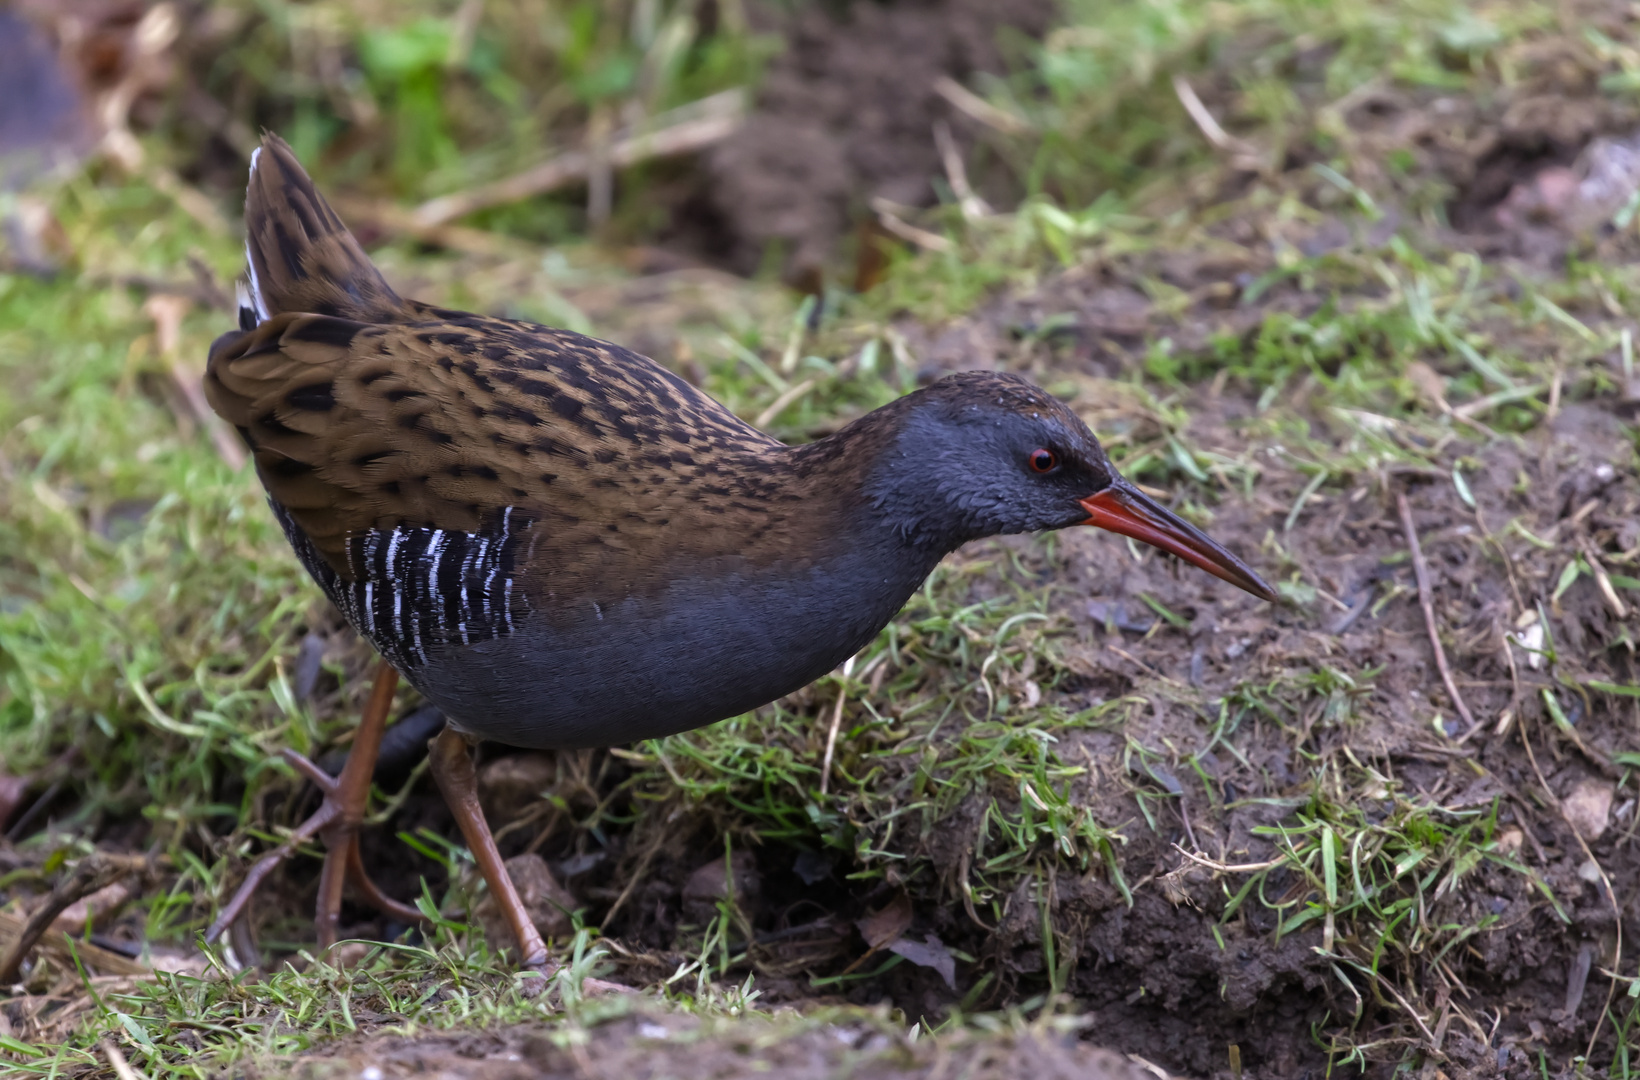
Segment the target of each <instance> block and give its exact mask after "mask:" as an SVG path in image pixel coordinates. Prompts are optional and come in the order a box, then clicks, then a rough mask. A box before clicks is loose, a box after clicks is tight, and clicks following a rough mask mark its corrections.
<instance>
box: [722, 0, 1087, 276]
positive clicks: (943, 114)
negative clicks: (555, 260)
mask: <svg viewBox="0 0 1640 1080" xmlns="http://www.w3.org/2000/svg"><path fill="white" fill-rule="evenodd" d="M1054 13H1055V6H1054V4H1053V3H1052V2H1051V0H897V2H894V3H882V4H879V3H871V2H856V3H850V4H847V5H843V6H842V7H841V10H836V11H834V10H828V8H827V7H826V6H825V5H805V6H803V7H802V8H801V9H800V10H798V11H797V13H796V14H795V15H794V16H792V17H791V18H790V19H789V20H781V21H778V22H774V21H771V23H772V24H771V29H773V28H778V29H779V30H780V31H781V32H782V33H783V35H784V36H785V37H786V39H787V44H786V49H785V51H784V52H783V53H781V55H780V56H779V57H777V58H776V59H775V60H774V61H773V62H772V63H771V65H770V67H769V70H768V72H767V74H766V76H765V79H764V82H763V85H762V87H761V89H760V91H759V94H758V101H757V105H756V107H755V109H754V111H753V113H752V116H751V117H750V119H749V120H748V121H747V123H746V125H745V126H744V127H743V128H742V129H741V130H740V131H739V132H738V133H736V134H735V135H734V136H733V137H732V138H731V139H730V140H729V141H728V142H726V143H724V144H723V145H721V146H720V147H718V148H716V149H715V150H714V151H713V152H712V153H711V155H710V157H709V160H708V175H709V177H710V180H709V184H708V193H707V199H708V201H709V206H708V207H705V208H703V209H706V210H708V212H709V215H710V216H711V217H713V218H715V220H716V222H717V224H718V225H719V227H720V228H721V230H722V234H721V235H720V236H718V237H716V238H714V242H715V243H716V244H717V245H718V246H719V250H720V251H721V252H722V254H723V255H724V256H726V259H727V263H728V265H730V266H731V267H733V268H735V269H737V270H741V271H744V272H750V271H752V270H755V269H757V268H758V266H759V265H760V263H761V262H762V261H763V260H764V258H765V256H766V253H767V251H768V249H769V248H770V247H771V245H773V246H776V247H777V249H779V250H781V251H783V260H782V263H781V266H782V269H783V271H784V276H785V277H786V278H787V279H788V280H792V281H818V279H819V275H820V274H821V272H822V271H823V270H824V269H825V268H826V267H827V266H828V265H829V264H830V263H831V262H832V260H833V256H834V254H835V252H836V249H837V245H838V243H839V241H840V240H841V239H842V238H843V237H845V236H846V235H847V234H848V233H849V232H850V231H851V230H852V229H853V228H854V226H855V224H856V223H857V222H859V221H861V220H864V219H865V218H866V217H867V216H869V215H868V214H867V213H866V209H865V208H866V207H867V205H868V204H869V203H870V201H871V200H872V199H874V198H883V199H888V200H890V201H891V202H895V203H900V204H903V205H909V206H926V205H929V204H931V203H932V202H933V201H934V188H933V186H932V180H933V178H934V177H936V176H939V175H941V173H942V170H941V167H940V157H939V153H938V151H937V150H936V149H935V143H934V137H933V127H934V124H935V122H936V121H940V120H945V121H947V122H948V123H950V124H951V127H952V130H953V132H954V134H955V135H956V137H957V139H958V141H959V143H961V144H963V145H964V149H965V150H966V149H968V148H969V147H971V146H972V144H973V142H974V141H975V132H974V129H973V126H972V122H971V121H969V120H967V118H966V117H964V116H963V115H962V114H961V113H959V112H957V110H955V109H953V108H952V107H951V106H950V105H949V104H948V103H947V102H946V101H945V99H944V98H942V97H941V96H940V95H939V93H938V92H936V90H935V89H934V84H935V82H936V80H938V79H939V78H941V77H947V78H952V79H955V80H957V81H958V82H959V83H964V82H967V81H968V80H969V79H970V78H971V77H972V76H973V75H975V74H976V73H980V72H984V73H989V74H1002V73H1003V72H1004V71H1005V69H1006V66H1007V60H1008V59H1009V58H1008V57H1006V56H1005V54H1004V46H1005V44H1006V43H1007V41H1008V40H1009V39H1010V38H1011V39H1012V40H1013V41H1014V42H1016V43H1018V42H1023V41H1026V40H1028V39H1032V38H1037V37H1040V36H1041V35H1042V34H1044V33H1045V32H1046V31H1047V29H1048V27H1049V24H1050V22H1051V20H1052V18H1053V16H1054ZM764 17H765V18H768V13H767V12H765V13H764ZM976 183H978V184H979V185H980V187H981V188H982V189H983V188H985V187H986V185H987V184H990V185H993V187H994V190H992V191H990V192H989V194H991V195H992V196H994V197H996V198H997V199H998V205H1007V204H1008V203H1009V202H1010V201H1011V200H1010V199H1009V198H1008V196H1009V195H1010V194H1012V193H1011V192H1009V191H1008V190H1007V185H1008V181H1007V179H1006V178H1005V177H1003V176H1001V175H997V176H988V175H985V174H980V175H978V176H976Z"/></svg>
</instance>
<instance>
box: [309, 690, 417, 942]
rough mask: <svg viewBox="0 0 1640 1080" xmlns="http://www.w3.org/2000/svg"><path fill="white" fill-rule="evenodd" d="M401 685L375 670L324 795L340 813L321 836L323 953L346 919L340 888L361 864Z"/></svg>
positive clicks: (319, 906)
mask: <svg viewBox="0 0 1640 1080" xmlns="http://www.w3.org/2000/svg"><path fill="white" fill-rule="evenodd" d="M398 685H399V673H398V671H397V670H396V669H395V668H394V667H393V665H392V664H389V663H388V662H387V661H385V660H383V661H382V663H381V666H380V667H379V668H377V669H376V681H375V684H374V685H372V686H371V688H370V700H369V701H368V702H367V703H366V704H365V707H364V717H363V718H362V719H361V720H360V721H359V727H358V731H357V732H356V733H355V734H354V736H353V746H352V747H351V748H350V749H349V750H348V752H347V764H346V765H343V766H342V774H341V775H340V776H338V777H337V778H336V785H335V786H334V787H333V788H331V789H330V790H329V791H327V792H326V793H325V802H326V803H327V804H334V805H335V806H336V813H335V814H334V815H333V816H332V818H331V820H330V822H329V823H328V824H326V825H325V827H324V829H323V830H321V831H320V833H319V835H320V836H322V837H324V840H325V867H324V870H323V871H322V872H321V873H320V875H319V900H318V904H317V911H316V912H315V913H314V919H313V921H314V923H315V924H316V926H317V928H318V931H319V948H320V949H328V948H330V947H331V946H332V945H334V944H336V937H337V930H338V927H339V925H340V923H341V915H342V886H343V885H344V884H345V883H346V881H347V872H348V869H349V868H350V866H352V865H353V863H354V862H356V861H358V846H359V826H360V825H362V824H364V811H365V806H366V804H367V803H369V801H370V779H371V777H372V776H374V775H375V773H376V756H377V754H379V753H380V752H381V746H382V735H383V734H384V733H385V732H386V731H387V713H388V710H390V709H391V708H392V707H393V691H394V690H396V689H398ZM359 866H360V868H361V870H362V868H363V863H362V862H359Z"/></svg>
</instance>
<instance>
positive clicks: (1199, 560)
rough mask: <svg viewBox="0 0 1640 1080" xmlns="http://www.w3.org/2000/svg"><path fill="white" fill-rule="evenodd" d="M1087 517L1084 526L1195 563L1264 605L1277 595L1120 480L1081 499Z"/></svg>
mask: <svg viewBox="0 0 1640 1080" xmlns="http://www.w3.org/2000/svg"><path fill="white" fill-rule="evenodd" d="M1080 501H1081V504H1082V509H1084V510H1086V511H1087V512H1088V520H1087V521H1085V522H1083V524H1084V525H1093V526H1096V527H1098V528H1101V529H1108V530H1110V531H1111V532H1113V533H1121V534H1122V535H1123V536H1131V537H1133V538H1134V539H1135V540H1143V541H1144V542H1145V543H1147V544H1150V545H1151V546H1152V547H1159V548H1161V549H1162V550H1163V551H1168V552H1172V553H1173V554H1174V555H1177V556H1178V557H1179V558H1181V559H1184V560H1185V561H1187V562H1192V563H1195V564H1196V565H1197V566H1199V567H1201V568H1202V569H1203V570H1206V571H1207V572H1208V573H1209V574H1212V575H1213V576H1214V577H1216V578H1223V579H1224V580H1225V581H1228V582H1229V583H1230V584H1232V585H1234V586H1236V587H1237V588H1240V589H1245V590H1246V591H1247V592H1250V593H1252V594H1253V595H1254V596H1256V597H1258V598H1259V599H1260V600H1274V599H1275V598H1276V593H1275V590H1274V589H1272V588H1270V586H1269V585H1267V584H1265V582H1264V579H1263V578H1261V577H1259V576H1258V575H1257V574H1256V573H1254V572H1253V568H1252V567H1250V566H1248V565H1247V564H1246V563H1244V562H1242V561H1241V560H1240V559H1238V558H1236V557H1235V556H1234V555H1232V554H1230V552H1229V551H1227V550H1226V549H1225V548H1224V547H1222V546H1221V545H1220V544H1219V543H1218V542H1217V541H1215V540H1214V539H1213V538H1212V537H1210V536H1208V535H1207V534H1206V533H1204V532H1202V531H1201V530H1200V529H1198V528H1196V526H1194V525H1192V524H1190V522H1188V521H1186V520H1184V519H1183V518H1181V517H1180V516H1179V515H1177V514H1175V513H1174V512H1173V511H1171V510H1169V509H1168V508H1167V507H1165V506H1163V505H1162V504H1161V503H1159V502H1157V501H1156V500H1155V499H1152V498H1151V497H1150V496H1149V495H1146V494H1145V493H1144V492H1142V491H1140V490H1139V489H1138V488H1136V487H1134V486H1133V485H1132V484H1130V483H1128V482H1127V481H1126V480H1123V479H1122V478H1121V477H1117V478H1116V479H1115V480H1114V481H1113V482H1112V483H1111V485H1110V487H1108V488H1106V489H1105V490H1103V491H1101V492H1099V494H1097V495H1091V496H1089V497H1088V498H1086V499H1082V500H1080Z"/></svg>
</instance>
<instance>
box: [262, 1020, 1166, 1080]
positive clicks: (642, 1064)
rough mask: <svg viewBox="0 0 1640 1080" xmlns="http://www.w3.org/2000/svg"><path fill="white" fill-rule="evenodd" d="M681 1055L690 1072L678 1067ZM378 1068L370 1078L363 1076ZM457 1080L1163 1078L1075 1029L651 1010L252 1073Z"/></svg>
mask: <svg viewBox="0 0 1640 1080" xmlns="http://www.w3.org/2000/svg"><path fill="white" fill-rule="evenodd" d="M680 1053H682V1054H686V1055H687V1062H688V1064H687V1066H686V1067H682V1068H680ZM367 1070H374V1071H367ZM428 1074H436V1075H439V1076H450V1077H461V1078H462V1080H538V1078H539V1080H559V1078H563V1080H617V1078H618V1080H628V1078H631V1080H663V1078H667V1077H677V1076H688V1077H690V1078H692V1080H718V1078H721V1080H728V1078H730V1077H742V1076H748V1075H768V1076H775V1077H780V1078H781V1080H828V1078H831V1077H837V1076H849V1077H854V1078H858V1080H938V1078H940V1077H946V1076H952V1075H958V1076H963V1077H969V1078H971V1080H1005V1078H1011V1077H1018V1076H1027V1075H1028V1076H1031V1077H1033V1078H1037V1080H1156V1078H1157V1077H1158V1076H1165V1074H1162V1073H1161V1071H1160V1070H1158V1069H1156V1068H1155V1067H1154V1066H1153V1065H1150V1064H1149V1063H1147V1062H1145V1061H1143V1060H1142V1059H1141V1060H1134V1059H1132V1058H1130V1057H1128V1056H1126V1055H1122V1054H1117V1053H1114V1052H1112V1051H1109V1050H1101V1049H1098V1048H1096V1047H1093V1046H1091V1045H1089V1044H1087V1043H1085V1042H1079V1041H1077V1039H1076V1036H1075V1034H1074V1031H1071V1032H1065V1033H1056V1032H1054V1031H1053V1030H1052V1029H1047V1030H1042V1029H1038V1030H1027V1031H1020V1032H1018V1033H1015V1034H1010V1035H1005V1036H1003V1037H1001V1038H989V1039H985V1038H978V1037H972V1036H959V1037H957V1038H955V1039H950V1040H944V1041H941V1042H939V1043H935V1042H934V1040H929V1039H925V1040H921V1041H912V1040H909V1039H907V1037H906V1036H905V1034H904V1029H903V1028H896V1026H895V1025H893V1024H891V1023H889V1022H888V1021H887V1020H886V1018H885V1019H881V1020H878V1021H877V1022H875V1023H872V1022H869V1021H866V1022H862V1021H860V1020H858V1019H853V1020H849V1021H844V1022H838V1023H825V1022H818V1023H816V1022H807V1023H803V1022H798V1023H795V1024H794V1023H793V1021H792V1018H790V1017H786V1018H783V1019H781V1020H776V1021H775V1022H772V1023H771V1022H768V1021H763V1020H752V1021H750V1022H748V1023H743V1024H739V1025H735V1026H734V1027H727V1026H724V1025H717V1026H715V1027H711V1026H708V1025H705V1024H702V1023H701V1022H699V1021H697V1020H695V1019H693V1018H690V1017H686V1016H682V1015H679V1014H676V1013H666V1012H661V1011H660V1010H654V1009H648V1010H646V1009H638V1010H636V1012H635V1014H634V1015H630V1016H623V1017H621V1018H619V1019H616V1020H612V1021H609V1022H605V1023H602V1024H599V1025H597V1026H595V1027H593V1028H592V1029H591V1030H590V1032H588V1034H587V1037H586V1038H585V1039H584V1040H582V1039H570V1038H566V1037H564V1036H563V1034H561V1033H559V1032H554V1031H552V1030H549V1029H546V1028H530V1027H527V1026H521V1027H515V1028H509V1029H505V1030H502V1031H498V1032H483V1033H471V1032H469V1033H461V1034H443V1035H440V1034H431V1035H424V1036H417V1037H404V1036H387V1037H381V1036H377V1037H371V1038H364V1039H355V1040H343V1041H341V1042H339V1043H337V1044H333V1045H331V1046H330V1047H327V1048H326V1051H325V1052H324V1053H323V1054H322V1055H315V1056H312V1057H308V1058H306V1059H304V1060H303V1061H301V1062H299V1063H293V1067H289V1066H287V1067H285V1068H278V1069H276V1070H274V1071H272V1072H266V1073H264V1072H261V1071H258V1072H257V1073H254V1074H253V1075H255V1076H263V1075H279V1076H292V1077H299V1078H302V1080H340V1078H342V1077H348V1078H352V1077H357V1076H380V1077H382V1078H384V1080H397V1078H399V1077H411V1076H425V1075H428Z"/></svg>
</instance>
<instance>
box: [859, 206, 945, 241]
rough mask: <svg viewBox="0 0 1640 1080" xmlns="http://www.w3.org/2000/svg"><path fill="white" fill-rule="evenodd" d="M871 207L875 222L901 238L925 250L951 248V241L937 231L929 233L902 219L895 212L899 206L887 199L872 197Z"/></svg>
mask: <svg viewBox="0 0 1640 1080" xmlns="http://www.w3.org/2000/svg"><path fill="white" fill-rule="evenodd" d="M871 209H872V211H873V212H875V213H876V215H877V223H878V224H879V225H881V226H882V227H883V228H884V229H885V230H887V231H888V232H890V233H892V234H894V235H895V236H898V237H899V238H900V239H901V240H905V241H907V242H909V243H912V244H916V245H917V246H918V247H920V248H922V249H923V250H925V251H939V252H946V251H950V250H951V241H949V240H947V239H946V238H945V237H943V236H941V235H939V234H938V233H931V232H929V231H928V230H927V229H919V228H917V226H915V225H912V224H909V223H908V222H906V221H904V220H903V219H902V218H900V216H899V215H898V214H897V213H895V211H897V210H898V209H899V207H897V206H895V205H894V204H893V203H891V202H889V201H888V200H887V199H884V198H882V197H880V196H879V197H878V198H875V199H872V200H871Z"/></svg>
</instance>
